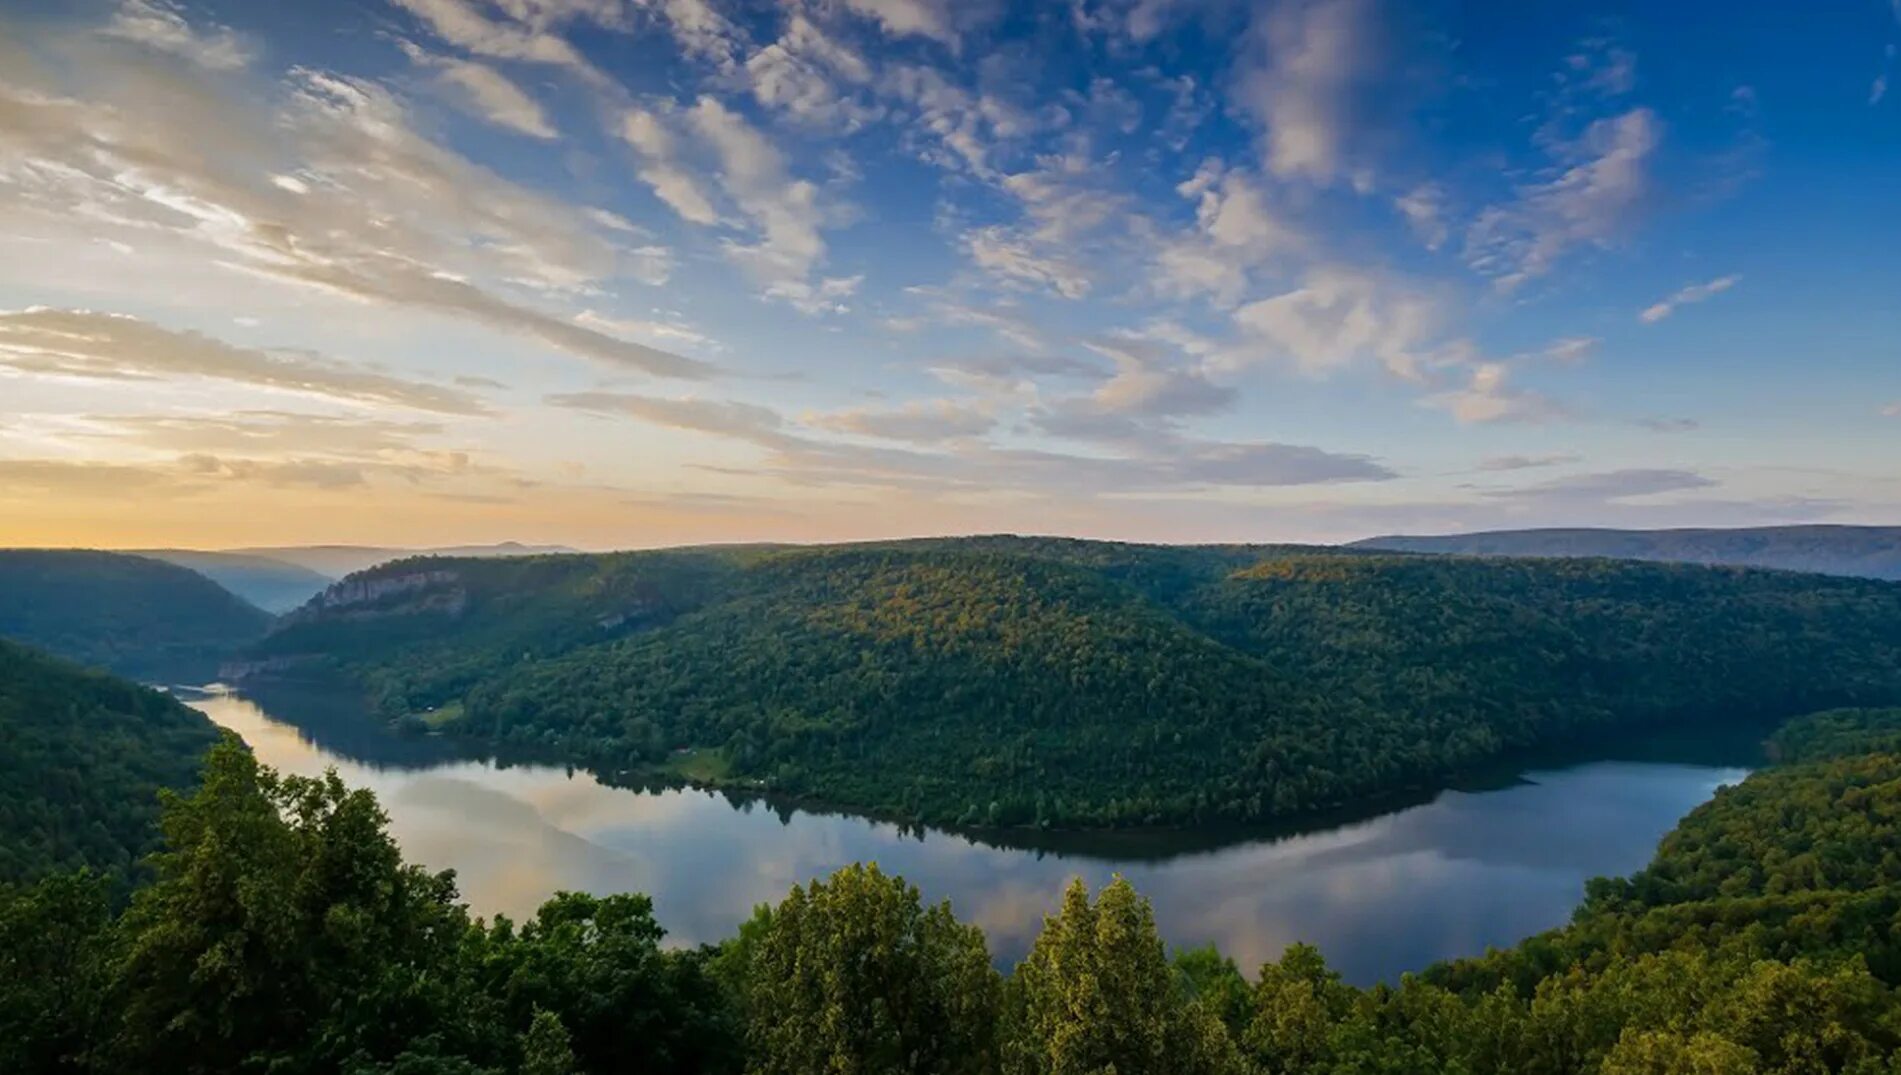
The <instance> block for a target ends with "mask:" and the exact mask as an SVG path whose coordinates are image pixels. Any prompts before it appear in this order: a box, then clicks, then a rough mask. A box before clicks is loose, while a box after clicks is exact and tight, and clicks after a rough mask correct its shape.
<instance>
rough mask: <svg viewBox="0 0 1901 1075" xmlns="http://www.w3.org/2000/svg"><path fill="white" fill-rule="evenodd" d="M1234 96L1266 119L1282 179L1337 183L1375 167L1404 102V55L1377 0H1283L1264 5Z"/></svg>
mask: <svg viewBox="0 0 1901 1075" xmlns="http://www.w3.org/2000/svg"><path fill="white" fill-rule="evenodd" d="M1256 12H1257V14H1256V16H1255V18H1254V20H1253V24H1252V25H1251V26H1250V28H1249V30H1248V32H1247V36H1246V38H1245V40H1244V42H1243V45H1242V49H1243V52H1242V56H1241V59H1240V60H1239V61H1237V74H1236V87H1235V92H1234V95H1233V98H1232V99H1233V101H1234V103H1235V104H1237V105H1238V106H1239V107H1241V108H1242V109H1245V110H1247V111H1249V112H1251V113H1253V114H1254V115H1255V116H1256V117H1257V118H1258V119H1259V120H1260V121H1261V123H1262V126H1263V128H1264V129H1263V132H1262V149H1263V152H1262V157H1263V162H1264V164H1265V166H1266V167H1267V170H1268V171H1270V172H1272V173H1274V174H1275V175H1278V176H1281V177H1283V178H1304V179H1310V180H1313V181H1315V182H1321V183H1326V182H1331V181H1333V180H1335V179H1337V178H1339V177H1340V176H1341V175H1342V174H1343V173H1345V172H1347V171H1349V170H1352V169H1364V168H1367V167H1369V166H1370V164H1371V161H1370V160H1369V157H1370V153H1371V150H1372V146H1371V145H1370V143H1371V142H1372V141H1374V140H1375V139H1376V138H1377V136H1378V134H1379V129H1380V128H1381V127H1382V126H1384V125H1385V124H1386V123H1387V121H1388V117H1389V116H1391V115H1392V114H1393V113H1394V112H1396V111H1398V110H1399V109H1400V108H1402V107H1403V106H1402V105H1401V101H1402V99H1403V98H1404V96H1405V94H1404V91H1403V88H1402V86H1401V83H1402V82H1403V80H1404V79H1403V76H1404V66H1405V65H1404V63H1403V62H1402V61H1401V60H1400V59H1399V58H1398V57H1397V56H1396V55H1395V50H1394V48H1393V45H1392V42H1391V40H1390V39H1389V34H1388V27H1389V26H1390V24H1391V22H1392V19H1393V18H1395V17H1397V16H1398V15H1400V14H1402V13H1403V12H1402V11H1400V10H1394V9H1389V8H1386V7H1384V6H1383V5H1382V4H1380V3H1379V2H1378V0H1276V2H1273V3H1267V4H1261V5H1257V7H1256Z"/></svg>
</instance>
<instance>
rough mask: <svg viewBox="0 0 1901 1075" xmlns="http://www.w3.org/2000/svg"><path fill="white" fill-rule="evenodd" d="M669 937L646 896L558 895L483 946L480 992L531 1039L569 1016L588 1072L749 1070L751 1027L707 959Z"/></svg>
mask: <svg viewBox="0 0 1901 1075" xmlns="http://www.w3.org/2000/svg"><path fill="white" fill-rule="evenodd" d="M665 935H666V931H665V930H663V929H661V927H660V924H659V923H658V922H656V921H654V917H653V901H652V900H650V899H648V898H647V897H646V896H642V895H634V894H621V895H614V896H590V895H587V894H585V893H580V892H561V893H557V894H556V895H555V896H554V897H553V898H552V899H550V900H548V902H546V903H544V904H542V905H541V909H540V910H539V911H537V912H536V913H535V916H534V917H533V918H531V919H529V920H528V922H526V923H525V924H523V926H522V927H521V929H520V931H519V932H517V931H516V930H514V928H513V927H512V926H511V925H509V924H508V923H507V922H506V921H502V922H498V923H497V924H496V926H495V927H493V928H492V929H491V930H490V931H489V932H488V934H487V935H486V936H485V937H483V938H481V940H480V942H479V944H478V945H472V946H471V947H472V948H478V949H479V951H475V952H470V953H467V954H465V958H466V959H467V960H468V961H470V962H472V963H473V964H475V966H474V968H473V969H472V971H471V973H472V974H473V976H474V978H475V982H474V984H473V985H472V986H471V987H470V991H471V992H472V993H474V994H476V995H478V996H482V997H485V998H489V1001H490V1002H491V1003H493V1004H494V1005H495V1006H496V1007H497V1009H498V1014H497V1015H496V1018H498V1019H500V1020H501V1021H502V1022H504V1023H505V1024H506V1025H508V1026H511V1027H527V1028H528V1029H529V1032H530V1033H531V1034H532V1033H533V1029H534V1024H535V1022H536V1020H538V1019H540V1017H541V1016H542V1015H547V1016H550V1017H552V1018H555V1019H557V1020H558V1021H559V1023H560V1026H561V1028H562V1032H563V1035H564V1036H565V1038H566V1040H567V1041H568V1043H569V1048H570V1049H571V1051H572V1054H573V1064H574V1067H575V1068H576V1069H577V1070H580V1071H600V1072H616V1071H639V1072H642V1073H650V1075H673V1073H681V1075H685V1073H693V1075H701V1073H713V1072H721V1071H730V1070H735V1069H737V1067H738V1061H737V1048H736V1046H737V1039H738V1036H739V1028H738V1026H737V1025H736V1024H735V1022H734V1020H733V1018H732V1013H731V1011H730V1008H729V1005H728V1001H727V997H726V994H725V992H724V991H723V990H722V989H721V988H720V986H719V984H718V983H717V982H716V981H715V980H714V978H713V977H712V975H711V974H710V973H709V971H708V968H707V965H706V964H707V958H706V956H705V955H704V954H703V953H701V952H697V951H689V952H668V951H665V950H663V949H662V948H661V947H660V941H661V939H662V938H663V937H664V936H665ZM543 1022H544V1023H545V1020H543ZM550 1033H551V1031H550V1030H548V1029H547V1028H546V1027H545V1026H544V1028H543V1030H542V1034H543V1035H544V1036H546V1035H548V1034H550Z"/></svg>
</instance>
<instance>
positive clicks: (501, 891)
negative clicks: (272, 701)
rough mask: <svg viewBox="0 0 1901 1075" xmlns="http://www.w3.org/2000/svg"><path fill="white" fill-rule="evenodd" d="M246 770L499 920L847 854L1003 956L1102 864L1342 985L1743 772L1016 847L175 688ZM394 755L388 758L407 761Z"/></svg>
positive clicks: (1175, 931) (1550, 787)
mask: <svg viewBox="0 0 1901 1075" xmlns="http://www.w3.org/2000/svg"><path fill="white" fill-rule="evenodd" d="M193 704H195V705H197V706H198V708H200V709H202V710H204V711H205V712H206V713H207V714H208V715H210V716H211V718H212V719H213V720H214V721H216V722H217V723H219V724H221V725H223V726H225V727H227V728H230V729H232V730H234V731H236V732H237V733H238V734H239V735H241V736H242V737H243V738H244V740H245V741H246V742H247V743H249V744H250V745H251V747H252V749H253V750H254V751H255V752H256V753H257V755H258V757H259V758H260V759H261V760H262V761H264V762H265V763H266V764H269V765H271V766H274V767H276V768H278V769H280V770H283V771H286V772H295V773H303V774H315V773H320V772H322V771H323V769H324V768H326V767H330V766H334V767H335V768H336V769H337V771H338V773H339V774H340V775H341V776H342V777H343V778H344V780H345V781H347V782H348V783H350V784H353V785H357V786H363V787H368V788H371V789H373V790H374V791H375V792H376V793H377V795H378V797H379V798H380V799H381V800H382V802H383V806H384V809H385V810H387V811H388V813H389V815H390V825H391V830H392V832H393V833H394V835H395V837H396V839H397V840H398V841H399V843H400V844H401V845H402V847H403V849H404V852H405V854H407V855H408V856H409V857H410V858H411V859H412V860H415V861H419V862H422V863H424V864H426V865H428V866H429V867H431V868H435V869H443V868H453V869H454V870H456V872H457V874H458V877H459V879H460V882H461V886H462V891H463V894H464V897H465V898H466V899H467V900H468V902H469V905H470V907H471V909H472V910H474V911H475V912H476V913H478V914H484V915H491V914H496V913H506V914H508V915H511V916H514V917H517V918H520V917H523V916H526V915H528V914H530V913H532V912H533V910H534V908H535V907H536V906H538V905H539V904H540V903H541V902H542V900H544V899H546V898H547V897H548V896H549V895H550V894H551V893H553V892H555V891H557V890H562V889H568V890H578V891H586V892H594V893H609V892H624V891H640V892H646V893H648V894H649V895H651V896H652V897H653V900H654V904H655V908H656V911H657V913H658V915H659V918H660V921H661V923H662V924H663V925H665V926H666V927H667V929H668V931H669V937H670V940H671V941H672V942H673V943H678V944H698V943H702V942H712V941H717V940H719V939H721V938H723V937H726V936H728V935H730V934H731V933H732V932H733V930H734V928H735V926H736V925H737V924H738V923H739V922H740V921H741V920H742V919H743V918H745V917H746V916H747V915H748V914H749V913H750V912H751V909H752V908H753V906H755V905H756V904H759V903H763V902H770V901H776V900H778V899H779V898H781V897H782V896H784V894H785V892H786V890H787V889H788V888H789V887H790V886H792V885H794V884H798V883H803V882H804V881H806V880H809V879H811V878H813V877H819V876H823V875H825V874H828V873H830V872H831V871H833V870H835V869H837V868H838V867H840V866H842V865H844V864H846V863H849V862H854V861H860V860H866V861H876V862H878V863H879V864H880V865H881V866H883V867H884V868H885V869H886V870H887V871H889V872H894V873H899V874H902V875H903V876H905V877H906V878H908V879H909V880H910V881H911V882H913V883H914V884H916V885H917V886H918V887H919V888H920V889H922V890H923V892H924V894H925V896H926V898H928V899H932V900H936V899H943V898H949V899H950V900H951V903H952V906H953V907H954V908H955V910H956V912H957V914H958V915H959V916H960V917H962V918H963V919H965V920H967V921H970V922H974V923H976V924H978V925H980V926H982V927H983V929H984V931H985V933H986V934H987V935H988V937H989V939H990V945H991V950H992V952H993V954H994V955H996V956H998V957H999V959H1000V960H1002V961H1004V962H1006V963H1007V962H1010V961H1014V960H1015V959H1016V958H1018V957H1019V956H1021V954H1022V953H1023V952H1024V951H1025V950H1026V949H1027V948H1028V946H1029V944H1030V942H1031V940H1032V939H1033V938H1034V937H1035V934H1036V931H1037V929H1038V928H1039V926H1040V923H1041V920H1042V916H1043V915H1044V914H1046V913H1047V912H1048V911H1050V910H1051V909H1052V908H1053V907H1054V905H1055V902H1056V898H1057V896H1058V894H1059V893H1060V891H1061V888H1062V886H1063V884H1064V883H1065V882H1066V881H1067V880H1068V878H1070V877H1071V876H1073V875H1077V874H1080V875H1082V876H1083V877H1084V878H1086V879H1087V880H1088V881H1089V882H1090V883H1091V884H1092V885H1099V884H1102V883H1104V882H1106V881H1107V880H1108V879H1109V877H1110V876H1111V875H1113V874H1115V873H1118V872H1119V873H1121V874H1123V875H1124V876H1126V877H1128V878H1129V880H1130V881H1131V882H1132V883H1133V884H1134V885H1135V886H1136V887H1137V889H1138V890H1140V891H1141V892H1142V893H1143V894H1144V895H1146V896H1148V897H1149V898H1150V899H1151V900H1153V901H1154V904H1155V910H1156V918H1157V921H1158V923H1159V924H1160V926H1161V928H1162V930H1163V933H1164V935H1165V936H1166V937H1167V938H1168V939H1169V941H1170V942H1171V943H1172V944H1176V945H1183V946H1188V945H1200V944H1206V943H1209V942H1213V943H1215V944H1217V945H1218V946H1219V947H1220V948H1221V949H1222V951H1224V952H1226V953H1227V954H1229V955H1231V956H1233V957H1234V958H1235V959H1236V960H1237V961H1239V962H1240V963H1241V964H1242V966H1243V967H1244V968H1247V969H1249V970H1250V971H1251V970H1252V969H1253V968H1254V967H1255V966H1257V965H1258V964H1259V963H1260V962H1261V961H1263V960H1266V959H1271V958H1274V957H1275V956H1277V955H1278V954H1279V953H1280V951H1281V950H1282V948H1284V947H1285V946H1286V945H1287V944H1289V943H1291V942H1293V941H1297V940H1299V941H1309V942H1312V943H1314V944H1317V945H1319V946H1320V948H1321V950H1322V951H1323V952H1325V953H1326V955H1327V958H1328V960H1329V961H1330V962H1331V963H1333V965H1334V966H1335V967H1336V968H1338V969H1339V970H1341V971H1342V972H1343V973H1344V974H1345V975H1346V976H1347V978H1348V979H1350V980H1353V981H1356V982H1369V981H1373V980H1378V979H1383V978H1386V979H1390V978H1394V977H1396V976H1397V975H1398V974H1399V973H1400V972H1401V971H1404V970H1411V969H1417V968H1419V967H1422V966H1424V965H1426V964H1428V963H1431V962H1433V961H1434V960H1437V959H1443V958H1447V957H1452V956H1458V955H1466V954H1476V953H1478V952H1480V951H1482V950H1483V949H1484V948H1485V947H1486V946H1488V945H1506V944H1511V943H1514V942H1516V941H1518V940H1519V939H1521V938H1523V937H1525V936H1528V935H1530V934H1532V933H1536V932H1538V931H1540V930H1543V929H1548V928H1550V927H1552V926H1555V925H1559V924H1561V923H1562V922H1564V921H1565V920H1566V919H1567V918H1568V917H1569V915H1570V912H1571V909H1572V908H1573V907H1574V906H1575V905H1576V903H1577V901H1578V899H1579V897H1580V895H1581V894H1582V889H1583V883H1584V880H1585V879H1586V878H1588V877H1591V876H1594V875H1598V874H1616V873H1628V872H1630V871H1632V870H1634V869H1637V868H1639V867H1641V866H1642V865H1643V864H1644V863H1645V862H1646V861H1647V860H1648V859H1649V857H1650V854H1651V852H1652V850H1653V849H1654V848H1655V845H1656V842H1657V840H1658V839H1659V838H1660V837H1661V836H1662V835H1663V834H1664V833H1665V832H1667V831H1668V830H1669V828H1670V827H1671V826H1672V825H1673V824H1675V822H1676V820H1677V819H1678V818H1679V817H1681V816H1682V815H1683V814H1684V813H1685V812H1686V811H1688V810H1689V809H1690V808H1691V807H1693V806H1695V805H1696V804H1697V803H1699V802H1702V801H1703V800H1705V799H1707V798H1708V797H1709V796H1710V795H1711V794H1712V793H1713V792H1714V791H1715V789H1716V788H1717V787H1718V786H1719V785H1720V784H1724V783H1733V782H1735V781H1737V780H1739V779H1741V777H1742V776H1743V775H1744V773H1745V770H1743V769H1740V768H1734V767H1728V766H1709V765H1691V764H1669V763H1659V762H1596V763H1591V764H1585V765H1578V766H1573V767H1569V768H1563V769H1556V770H1550V771H1543V772H1537V773H1533V774H1529V778H1528V779H1527V780H1526V781H1523V782H1520V783H1517V784H1514V785H1513V786H1510V787H1505V788H1500V789H1496V790H1486V791H1476V792H1446V793H1444V794H1442V795H1439V796H1438V797H1436V798H1434V799H1433V800H1432V801H1430V802H1427V803H1424V804H1422V805H1418V806H1413V807H1410V808H1407V809H1403V810H1399V811H1397V812H1394V813H1391V814H1386V815H1384V816H1380V817H1376V818H1372V819H1369V820H1364V821H1358V822H1353V823H1350V824H1344V825H1338V826H1335V827H1333V828H1330V829H1325V830H1322V831H1317V832H1311V833H1305V834H1300V835H1294V836H1289V837H1285V838H1281V839H1276V840H1259V841H1255V842H1251V843H1240V844H1235V845H1231V846H1228V847H1222V848H1216V849H1212V850H1202V851H1195V852H1192V853H1187V854H1182V855H1179V856H1177V857H1173V858H1169V859H1166V860H1155V859H1153V858H1149V859H1142V858H1122V859H1118V858H1114V857H1110V856H1107V855H1104V854H1102V853H1101V852H1100V851H1099V850H1095V851H1091V852H1090V853H1086V854H1085V853H1073V852H1067V851H1064V850H1060V849H1059V850H1055V851H1025V850H1020V849H1011V848H998V847H991V846H987V845H984V844H979V843H974V842H972V841H971V840H968V839H966V838H964V837H962V836H958V835H954V834H948V833H942V832H929V833H926V834H924V836H923V838H922V839H919V838H918V837H917V835H916V834H915V833H907V832H904V831H902V830H900V828H899V827H898V826H895V825H892V824H888V823H879V822H872V821H867V820H864V819H862V818H855V817H849V816H844V815H837V814H814V813H807V812H793V813H791V814H790V816H789V817H787V818H786V819H784V820H782V816H781V812H780V811H776V810H773V809H770V808H767V807H765V806H764V805H761V804H754V805H751V806H734V805H732V804H731V803H729V802H728V801H727V800H726V799H725V798H724V797H722V796H719V795H715V794H711V793H707V792H701V791H692V790H670V791H660V792H637V791H630V790H626V789H621V788H612V787H607V786H604V785H602V784H600V783H599V782H597V781H596V780H595V779H594V778H593V777H591V776H589V775H588V774H586V773H581V772H575V773H573V774H570V773H569V772H568V771H567V770H565V769H562V768H559V767H552V766H538V765H529V766H508V767H502V766H498V765H495V764H493V763H490V762H487V761H476V760H443V761H441V762H440V763H439V764H436V765H434V766H432V767H426V768H387V767H381V766H377V765H374V764H369V763H366V762H364V761H360V760H352V759H350V758H348V757H345V756H343V755H342V754H338V753H333V752H331V751H330V750H328V749H325V748H323V747H320V746H318V745H316V744H315V743H314V742H312V741H311V740H310V739H309V738H307V737H306V736H305V735H304V734H303V733H301V732H300V731H299V730H298V729H297V728H296V727H293V726H291V725H289V724H286V723H283V722H281V721H279V720H276V719H274V718H273V717H271V716H270V715H269V714H267V713H266V712H265V711H264V710H263V709H261V708H259V706H258V705H257V704H255V703H253V702H251V701H249V700H246V699H242V698H237V697H231V696H214V697H209V698H205V699H201V700H198V701H195V702H194V703H193ZM410 763H411V762H410V761H406V762H405V764H410Z"/></svg>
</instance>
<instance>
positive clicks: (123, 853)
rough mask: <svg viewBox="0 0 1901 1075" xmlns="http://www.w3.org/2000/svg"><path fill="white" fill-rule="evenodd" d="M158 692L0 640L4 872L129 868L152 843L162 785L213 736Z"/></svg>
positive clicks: (23, 874) (178, 781) (182, 777)
mask: <svg viewBox="0 0 1901 1075" xmlns="http://www.w3.org/2000/svg"><path fill="white" fill-rule="evenodd" d="M216 738H217V733H216V730H215V729H214V728H213V727H212V725H211V722H210V721H209V720H207V719H205V717H204V716H203V715H202V714H200V713H198V712H196V711H194V710H191V709H188V708H186V707H185V706H183V705H181V704H179V703H178V702H177V701H174V700H173V699H171V698H168V697H166V696H165V695H163V694H160V693H159V692H157V691H153V690H147V689H146V688H144V687H140V686H138V685H136V684H133V683H129V682H127V681H125V680H123V679H119V678H116V677H114V676H110V675H106V674H104V673H101V672H93V671H88V670H86V669H83V668H80V667H79V666H78V665H74V664H70V663H68V662H66V661H62V660H58V659H56V658H53V657H49V656H46V655H45V654H43V653H38V652H35V651H33V650H30V649H28V648H27V647H25V646H20V645H15V644H13V643H10V642H0V882H6V881H20V880H26V879H29V878H32V877H35V876H38V875H40V874H43V873H46V872H49V871H52V870H58V869H72V868H75V867H78V866H91V867H93V868H94V869H99V870H103V871H106V872H109V873H118V872H123V871H125V870H127V869H129V868H130V867H131V866H132V864H133V863H135V862H136V861H137V860H138V859H139V858H140V857H141V856H143V855H144V854H145V853H146V852H148V851H150V850H152V849H153V848H154V847H155V846H156V845H157V843H158V835H159V834H158V827H157V820H158V789H159V788H167V787H169V788H183V787H187V786H189V785H191V784H192V783H195V782H196V779H197V772H198V763H199V760H200V758H201V757H202V756H203V755H204V752H205V751H206V750H207V749H209V748H210V746H211V744H212V743H213V742H214V741H215V740H216Z"/></svg>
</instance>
